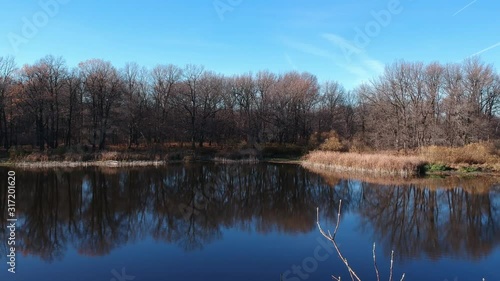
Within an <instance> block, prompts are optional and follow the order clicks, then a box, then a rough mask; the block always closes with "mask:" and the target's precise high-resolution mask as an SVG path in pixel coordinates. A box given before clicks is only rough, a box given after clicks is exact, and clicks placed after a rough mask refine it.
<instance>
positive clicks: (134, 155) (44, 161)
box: [0, 143, 306, 167]
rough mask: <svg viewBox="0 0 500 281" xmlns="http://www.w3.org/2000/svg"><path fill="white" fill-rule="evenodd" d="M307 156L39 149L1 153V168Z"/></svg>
mask: <svg viewBox="0 0 500 281" xmlns="http://www.w3.org/2000/svg"><path fill="white" fill-rule="evenodd" d="M305 152H306V150H305V148H304V147H301V146H296V145H278V144H264V145H255V146H249V145H247V144H245V143H242V144H237V145H232V146H227V145H226V146H219V145H209V146H208V145H207V146H204V147H196V148H194V149H193V148H191V146H190V145H186V144H179V143H175V144H171V143H170V144H158V145H154V146H148V147H146V146H144V147H134V148H127V147H125V146H109V147H108V150H106V151H97V152H92V151H91V149H90V148H88V147H81V146H75V147H69V148H67V147H64V146H61V147H58V148H57V149H46V150H45V151H42V152H40V151H38V150H37V149H36V148H33V147H29V146H25V147H12V148H10V149H9V150H0V159H1V160H0V165H9V166H10V165H14V166H22V167H65V166H68V167H78V166H108V167H122V166H157V165H161V164H166V163H183V162H206V161H210V162H217V163H257V162H260V161H267V160H269V159H281V160H291V159H295V160H297V159H300V157H301V156H302V155H304V153H305Z"/></svg>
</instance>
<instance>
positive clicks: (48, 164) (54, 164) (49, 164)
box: [0, 158, 302, 168]
mask: <svg viewBox="0 0 500 281" xmlns="http://www.w3.org/2000/svg"><path fill="white" fill-rule="evenodd" d="M301 162H302V161H301V160H299V159H284V158H269V159H240V160H233V159H224V158H213V159H208V160H207V159H204V160H191V161H185V160H178V161H137V160H132V161H114V160H106V161H32V162H28V161H0V167H17V168H66V167H67V168H78V167H107V168H112V167H118V168H119V167H158V166H165V165H169V164H185V163H216V164H258V163H271V164H296V165H299V164H301Z"/></svg>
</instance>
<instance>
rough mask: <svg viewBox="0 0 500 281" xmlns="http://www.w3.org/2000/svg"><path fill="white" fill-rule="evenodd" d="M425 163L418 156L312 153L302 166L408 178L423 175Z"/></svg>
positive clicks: (305, 158) (306, 157)
mask: <svg viewBox="0 0 500 281" xmlns="http://www.w3.org/2000/svg"><path fill="white" fill-rule="evenodd" d="M426 164H427V162H426V161H425V160H424V159H423V158H421V157H418V156H394V155H385V154H359V153H339V152H328V151H313V152H311V153H309V154H308V155H306V156H305V157H304V161H303V165H304V166H313V167H317V168H323V169H328V170H333V171H345V172H361V173H369V174H377V175H398V176H403V177H409V176H414V175H419V174H421V173H423V171H424V167H425V165H426Z"/></svg>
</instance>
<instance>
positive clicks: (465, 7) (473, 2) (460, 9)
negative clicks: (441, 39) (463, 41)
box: [453, 0, 477, 16]
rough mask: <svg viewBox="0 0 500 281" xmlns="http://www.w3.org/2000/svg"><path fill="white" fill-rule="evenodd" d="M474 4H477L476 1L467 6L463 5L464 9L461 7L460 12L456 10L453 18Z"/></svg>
mask: <svg viewBox="0 0 500 281" xmlns="http://www.w3.org/2000/svg"><path fill="white" fill-rule="evenodd" d="M476 2H477V0H474V1H472V2H470V3H469V4H467V5H465V7H463V8H462V9H460V10H458V11H457V12H456V13H454V14H453V16H456V15H458V14H460V13H461V12H462V11H463V10H465V9H467V8H469V6H470V5H472V4H474V3H476Z"/></svg>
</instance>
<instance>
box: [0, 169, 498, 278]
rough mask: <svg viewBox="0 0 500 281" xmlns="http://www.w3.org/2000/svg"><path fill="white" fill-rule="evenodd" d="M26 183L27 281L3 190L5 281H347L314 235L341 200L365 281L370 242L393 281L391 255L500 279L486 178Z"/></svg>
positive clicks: (188, 176) (226, 175)
mask: <svg viewBox="0 0 500 281" xmlns="http://www.w3.org/2000/svg"><path fill="white" fill-rule="evenodd" d="M16 172H17V194H16V196H17V197H16V205H17V206H16V207H17V213H18V219H19V221H18V228H17V236H16V239H17V240H16V243H17V252H16V254H17V265H16V271H17V273H16V274H15V275H12V274H8V273H7V268H8V266H7V264H6V262H7V258H6V255H7V245H6V241H7V235H8V232H7V229H6V227H7V222H6V219H7V217H6V213H7V210H6V208H7V207H6V202H7V199H6V193H7V191H6V189H7V184H6V180H2V181H1V183H0V191H1V193H0V210H1V217H0V226H1V231H0V245H1V246H0V253H1V258H0V261H1V264H2V266H1V271H0V280H37V281H43V280H51V281H52V280H82V281H83V280H85V281H89V280H96V281H97V280H102V281H108V280H113V281H129V280H137V281H142V280H214V281H217V280H260V281H262V280H271V281H273V280H274V281H278V280H280V274H285V277H284V280H293V281H297V280H331V277H330V276H331V275H336V276H339V275H341V276H342V280H350V278H349V276H348V274H347V272H346V270H345V268H344V267H343V265H342V264H341V262H340V261H339V259H338V257H337V256H336V253H334V252H333V251H332V248H331V246H330V245H329V244H328V243H326V240H325V239H324V238H322V237H321V236H320V234H319V232H318V230H317V228H316V207H319V208H320V220H321V222H322V226H323V228H328V229H332V230H333V228H334V224H335V220H336V216H337V209H338V205H339V201H340V200H342V219H341V224H340V229H339V233H338V236H337V240H338V242H339V244H340V247H341V249H342V251H343V253H344V255H345V256H346V257H347V258H348V260H349V262H350V264H351V265H352V266H353V267H354V268H355V269H356V271H357V272H358V275H360V277H361V278H362V279H363V280H375V275H374V270H373V261H372V244H373V242H376V244H377V251H376V252H377V263H378V264H379V268H380V272H381V275H382V278H383V280H388V271H389V270H388V267H389V260H390V252H391V249H393V250H394V251H395V265H394V267H395V270H394V271H395V279H396V280H399V279H400V277H401V274H402V273H403V272H405V273H406V279H405V280H436V281H443V280H449V281H454V280H478V281H479V280H481V279H482V278H483V277H484V278H486V280H500V247H499V244H500V229H499V228H500V188H498V186H495V185H494V184H490V183H488V181H484V180H480V179H476V180H466V181H464V182H462V181H460V180H459V181H453V183H454V184H455V186H452V187H449V186H448V187H446V186H444V185H445V183H444V182H443V184H442V185H443V186H441V187H446V188H439V187H440V186H439V181H437V182H438V183H437V184H433V186H432V188H424V187H422V186H421V185H415V184H413V185H406V186H397V185H392V186H391V185H382V184H369V183H364V182H360V181H356V180H341V179H335V178H333V179H332V178H329V179H323V178H322V177H321V176H319V175H316V174H314V173H311V172H308V171H306V170H304V169H303V168H301V167H299V166H295V165H272V164H259V165H213V164H207V165H202V164H199V165H187V166H183V165H178V166H175V165H174V166H168V167H161V168H141V169H114V168H106V169H98V168H85V169H55V170H22V169H16ZM0 174H1V175H2V178H3V179H5V178H6V176H7V170H5V169H0ZM465 182H466V183H465ZM485 182H486V183H485ZM474 184H477V185H478V186H480V187H481V189H482V190H483V191H484V192H482V193H471V192H468V191H467V190H469V188H468V187H469V186H470V185H474ZM466 185H467V188H465V186H466ZM485 185H491V188H489V186H486V187H485ZM299 266H300V268H299Z"/></svg>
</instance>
